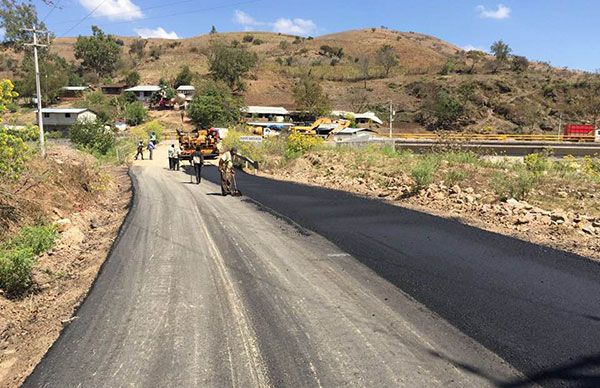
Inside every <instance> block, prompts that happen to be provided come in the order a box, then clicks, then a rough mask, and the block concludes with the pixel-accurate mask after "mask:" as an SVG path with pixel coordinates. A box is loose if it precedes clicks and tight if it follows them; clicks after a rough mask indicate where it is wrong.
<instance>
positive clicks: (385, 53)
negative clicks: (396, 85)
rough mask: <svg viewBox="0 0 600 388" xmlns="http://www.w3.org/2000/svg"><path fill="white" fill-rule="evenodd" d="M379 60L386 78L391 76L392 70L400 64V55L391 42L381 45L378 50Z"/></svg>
mask: <svg viewBox="0 0 600 388" xmlns="http://www.w3.org/2000/svg"><path fill="white" fill-rule="evenodd" d="M377 62H379V64H380V65H381V66H383V70H384V72H385V78H387V77H389V75H390V70H392V69H393V68H394V67H396V66H397V65H398V56H397V55H396V53H395V52H394V48H393V47H392V46H390V45H389V44H386V45H383V46H381V48H379V50H377Z"/></svg>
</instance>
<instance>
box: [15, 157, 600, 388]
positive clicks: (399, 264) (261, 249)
mask: <svg viewBox="0 0 600 388" xmlns="http://www.w3.org/2000/svg"><path fill="white" fill-rule="evenodd" d="M162 160H164V159H161V161H160V162H158V161H157V162H154V163H149V162H138V163H137V164H136V165H135V166H134V167H133V168H132V176H133V178H134V183H135V187H136V195H135V199H134V203H133V205H132V209H131V212H130V215H129V217H128V219H127V221H126V223H125V225H124V227H123V230H122V232H121V234H120V236H119V239H118V241H117V243H116V244H115V247H114V250H113V251H112V253H111V255H110V257H109V258H108V260H107V262H106V264H105V266H104V267H103V269H102V271H101V274H100V276H99V278H98V279H97V281H96V283H95V285H94V288H93V289H92V291H91V293H90V295H89V296H88V298H87V299H86V301H85V302H84V303H83V304H82V306H81V307H80V309H79V310H78V312H77V319H75V320H74V321H73V323H71V324H70V325H69V326H68V327H67V328H66V329H65V330H64V332H63V334H62V335H61V337H60V338H59V340H58V341H57V342H56V343H55V345H54V346H53V347H52V348H51V350H50V351H49V353H48V354H47V356H46V357H45V358H44V360H43V361H42V362H41V363H40V365H38V367H37V368H36V369H35V371H34V373H33V374H32V376H31V377H30V378H29V379H28V380H27V381H26V382H25V384H24V386H26V387H72V386H82V387H90V386H93V387H96V386H102V387H104V386H105V387H115V386H126V385H127V386H161V387H162V386H185V387H187V386H244V387H245V386H259V387H263V386H317V387H318V386H323V387H337V386H371V387H382V386H409V387H414V386H432V387H435V386H454V387H466V386H469V387H485V386H501V387H520V386H530V383H531V382H535V383H538V384H540V385H545V386H553V385H556V386H558V385H561V384H565V385H571V386H581V387H586V386H589V387H591V386H598V385H599V383H600V373H599V365H600V360H599V359H600V300H599V299H598V298H599V295H600V270H599V269H600V267H599V266H598V265H595V264H592V263H590V262H588V261H586V260H583V259H580V258H577V257H574V256H572V255H568V254H565V253H562V252H557V251H552V250H549V249H546V248H541V247H538V246H535V245H531V244H526V243H522V242H518V241H516V240H513V239H510V238H506V237H502V236H498V235H495V234H491V233H488V232H483V231H480V230H477V229H473V228H469V227H467V226H464V225H461V224H459V223H457V222H453V221H448V220H443V219H439V218H436V217H432V216H428V215H424V214H421V213H416V212H411V211H408V210H405V209H402V208H398V207H393V206H390V205H387V204H385V203H383V202H381V201H372V200H367V199H363V198H358V197H355V196H352V195H349V194H345V193H340V192H335V191H331V190H324V189H319V188H311V187H306V186H301V185H295V184H291V183H283V182H274V181H270V180H267V179H264V178H258V177H252V176H246V175H243V174H240V175H239V183H240V186H241V187H242V188H243V191H244V194H245V197H244V198H232V197H226V198H223V197H221V196H219V195H216V194H217V193H218V192H219V189H218V187H217V186H216V185H215V184H214V183H211V182H207V181H203V183H202V184H201V185H194V184H190V183H189V178H188V176H187V175H185V174H184V173H183V172H170V171H167V170H166V169H164V168H163V166H162V165H163V164H164V163H163V162H162ZM206 175H207V176H208V177H209V178H210V179H211V180H213V181H214V180H215V178H216V174H215V171H214V169H212V170H211V169H208V170H207V171H206Z"/></svg>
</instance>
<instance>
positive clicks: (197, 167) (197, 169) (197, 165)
mask: <svg viewBox="0 0 600 388" xmlns="http://www.w3.org/2000/svg"><path fill="white" fill-rule="evenodd" d="M192 164H193V166H194V174H195V175H196V184H197V185H199V184H200V181H202V166H203V165H204V156H202V148H201V147H200V146H196V150H195V151H194V153H193V154H192Z"/></svg>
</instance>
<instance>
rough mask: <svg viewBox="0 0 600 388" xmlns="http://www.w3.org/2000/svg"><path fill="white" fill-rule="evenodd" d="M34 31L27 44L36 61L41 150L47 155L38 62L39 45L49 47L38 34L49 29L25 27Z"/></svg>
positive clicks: (43, 155) (44, 32)
mask: <svg viewBox="0 0 600 388" xmlns="http://www.w3.org/2000/svg"><path fill="white" fill-rule="evenodd" d="M23 31H28V32H31V33H33V43H26V44H25V46H33V60H34V63H35V91H36V96H37V108H38V111H37V117H38V127H39V128H40V152H41V153H42V157H45V156H46V144H45V141H44V115H43V114H42V88H41V86H40V65H39V63H38V47H47V45H45V44H38V41H37V34H47V33H48V31H40V30H36V29H35V27H33V28H31V29H23Z"/></svg>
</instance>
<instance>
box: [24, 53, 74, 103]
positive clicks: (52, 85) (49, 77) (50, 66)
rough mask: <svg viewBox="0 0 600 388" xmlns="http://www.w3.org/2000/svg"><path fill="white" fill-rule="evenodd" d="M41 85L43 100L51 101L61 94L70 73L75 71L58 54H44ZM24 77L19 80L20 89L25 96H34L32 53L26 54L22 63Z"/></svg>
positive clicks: (41, 65) (40, 64) (40, 65)
mask: <svg viewBox="0 0 600 388" xmlns="http://www.w3.org/2000/svg"><path fill="white" fill-rule="evenodd" d="M39 68H40V85H41V89H42V101H43V102H44V103H49V102H52V101H55V100H56V98H57V97H59V96H60V93H61V91H62V88H63V86H67V85H68V84H69V81H70V74H73V73H75V71H74V69H73V68H72V67H71V65H69V64H68V63H67V61H66V60H65V59H64V58H62V57H60V56H58V55H56V54H49V53H46V54H43V55H40V58H39ZM21 75H22V78H21V79H20V80H19V82H18V90H19V92H20V94H21V95H22V96H24V97H34V96H35V94H36V88H35V65H34V63H33V57H32V55H31V54H29V53H28V54H27V55H25V57H24V58H23V62H22V63H21Z"/></svg>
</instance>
